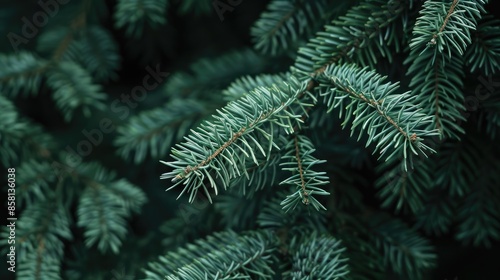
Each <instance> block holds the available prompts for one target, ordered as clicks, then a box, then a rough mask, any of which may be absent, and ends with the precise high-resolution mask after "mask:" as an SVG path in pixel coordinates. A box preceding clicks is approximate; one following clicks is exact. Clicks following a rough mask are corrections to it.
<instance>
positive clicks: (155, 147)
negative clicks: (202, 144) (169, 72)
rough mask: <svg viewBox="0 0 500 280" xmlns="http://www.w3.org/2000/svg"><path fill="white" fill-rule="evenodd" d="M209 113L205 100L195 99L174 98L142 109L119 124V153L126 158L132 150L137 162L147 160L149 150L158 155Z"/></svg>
mask: <svg viewBox="0 0 500 280" xmlns="http://www.w3.org/2000/svg"><path fill="white" fill-rule="evenodd" d="M206 114H207V112H206V108H205V107H204V106H203V104H201V103H200V102H198V101H196V100H192V99H183V100H180V99H174V100H172V101H170V102H169V103H167V104H165V106H163V108H157V109H153V110H150V111H145V112H142V113H140V114H139V115H137V116H134V117H132V118H131V119H130V120H129V121H128V122H127V123H125V124H124V125H122V126H120V127H118V129H117V132H118V134H119V135H118V137H117V138H116V140H115V145H116V146H117V147H118V153H120V154H121V156H122V157H123V158H128V157H130V156H131V155H132V154H133V155H134V157H133V158H134V162H135V163H140V162H142V161H144V159H145V158H146V155H147V154H148V153H149V154H150V155H151V157H152V158H158V157H159V156H160V155H164V154H165V153H166V152H167V150H168V149H170V147H171V145H172V144H173V141H176V140H179V139H180V138H181V136H182V135H185V134H186V132H188V130H189V129H190V128H191V127H193V125H194V124H195V123H197V122H198V121H199V119H200V118H201V117H202V116H204V115H206Z"/></svg>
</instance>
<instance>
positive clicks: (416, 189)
mask: <svg viewBox="0 0 500 280" xmlns="http://www.w3.org/2000/svg"><path fill="white" fill-rule="evenodd" d="M389 162H390V161H389ZM378 167H379V168H378V169H379V171H382V170H384V171H385V173H384V174H383V175H382V176H381V177H379V178H378V179H377V180H376V181H375V185H376V186H377V188H379V189H380V191H379V193H378V195H379V197H380V198H381V199H382V200H383V202H382V207H386V208H387V207H389V206H391V205H394V204H395V209H396V211H401V210H403V209H404V210H407V209H409V210H410V211H411V212H412V213H418V212H419V211H421V210H422V209H423V208H424V203H425V199H426V194H427V193H428V191H429V189H432V188H433V187H435V184H434V182H433V180H432V177H433V176H432V173H433V172H434V171H435V166H434V162H433V161H432V160H430V159H429V160H426V161H425V162H420V164H419V165H418V167H415V168H414V169H412V170H408V171H405V170H404V166H403V165H402V164H400V163H399V162H396V163H395V164H393V166H391V164H387V165H386V163H382V164H381V165H379V166H378Z"/></svg>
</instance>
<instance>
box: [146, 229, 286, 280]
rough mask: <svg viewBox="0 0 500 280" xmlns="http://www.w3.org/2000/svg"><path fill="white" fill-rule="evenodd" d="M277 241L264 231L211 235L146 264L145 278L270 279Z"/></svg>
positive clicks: (226, 232) (227, 232) (178, 279)
mask: <svg viewBox="0 0 500 280" xmlns="http://www.w3.org/2000/svg"><path fill="white" fill-rule="evenodd" d="M275 244H276V238H275V237H274V236H273V235H272V234H271V233H270V232H267V231H254V232H249V233H243V234H236V233H235V232H233V231H225V232H219V233H214V234H213V235H211V236H209V237H208V238H206V239H205V240H198V241H197V242H196V243H195V244H193V245H191V246H188V247H186V248H185V249H180V250H177V251H175V252H170V253H168V254H167V255H166V256H164V257H160V259H159V261H157V262H152V263H149V265H148V268H147V270H146V271H145V274H146V276H147V277H148V279H172V280H174V279H176V280H180V279H186V280H187V279H189V280H191V279H200V280H202V279H273V278H272V277H273V274H274V272H273V269H272V267H273V265H274V264H275V263H276V262H277V259H276V258H275V257H274V256H273V255H272V253H273V251H274V250H275V246H276V245H275ZM250 277H251V278H250Z"/></svg>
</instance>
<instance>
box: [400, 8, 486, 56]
mask: <svg viewBox="0 0 500 280" xmlns="http://www.w3.org/2000/svg"><path fill="white" fill-rule="evenodd" d="M486 2H487V1H484V0H479V1H467V0H464V1H459V0H453V2H451V3H450V2H449V1H442V0H427V1H425V3H424V5H423V8H422V10H421V11H420V14H421V16H420V17H419V18H418V19H417V22H416V24H415V27H414V29H413V38H412V40H411V42H410V48H411V49H412V50H418V52H419V53H420V52H422V51H424V50H426V49H428V48H429V47H431V46H434V48H433V50H431V52H433V53H434V58H433V59H435V58H436V57H437V56H438V55H443V54H442V53H443V51H445V50H447V52H448V56H449V57H451V56H452V49H453V50H454V51H456V52H457V53H458V54H459V55H463V53H464V52H465V49H466V48H467V45H468V44H470V43H471V38H470V30H471V29H475V28H476V24H477V22H476V19H477V18H480V17H481V14H480V12H481V11H482V12H484V8H483V5H485V4H486ZM448 5H449V6H448ZM446 10H447V12H446V14H445V15H443V11H446ZM436 18H437V20H436Z"/></svg>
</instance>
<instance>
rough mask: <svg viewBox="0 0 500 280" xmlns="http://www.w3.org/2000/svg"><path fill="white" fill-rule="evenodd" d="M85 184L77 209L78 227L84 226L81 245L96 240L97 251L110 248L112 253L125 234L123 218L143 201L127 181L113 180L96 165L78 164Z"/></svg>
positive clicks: (140, 195) (134, 187)
mask: <svg viewBox="0 0 500 280" xmlns="http://www.w3.org/2000/svg"><path fill="white" fill-rule="evenodd" d="M80 169H81V170H80V172H81V175H80V176H84V177H83V178H84V180H85V181H84V183H85V184H86V187H85V189H84V190H83V192H82V194H81V196H80V198H79V204H78V209H77V214H78V226H80V227H83V228H84V229H85V244H86V245H87V246H88V247H90V246H92V245H94V244H96V243H97V247H98V249H99V250H100V251H101V252H106V251H107V250H108V249H111V250H112V251H113V252H114V253H115V254H116V253H118V252H119V246H120V245H121V243H122V240H123V239H124V238H125V236H126V233H127V228H126V222H125V219H126V218H128V217H129V216H130V215H131V214H132V213H133V212H137V211H138V210H139V209H140V208H141V206H142V205H143V204H144V203H145V202H146V197H145V196H144V194H143V192H142V191H141V190H139V189H137V187H136V186H134V185H132V184H130V183H129V182H128V181H127V180H124V179H118V180H115V177H116V175H115V174H114V173H109V172H108V171H106V170H105V169H103V168H102V167H100V166H98V165H97V164H87V165H84V166H81V168H80Z"/></svg>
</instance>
